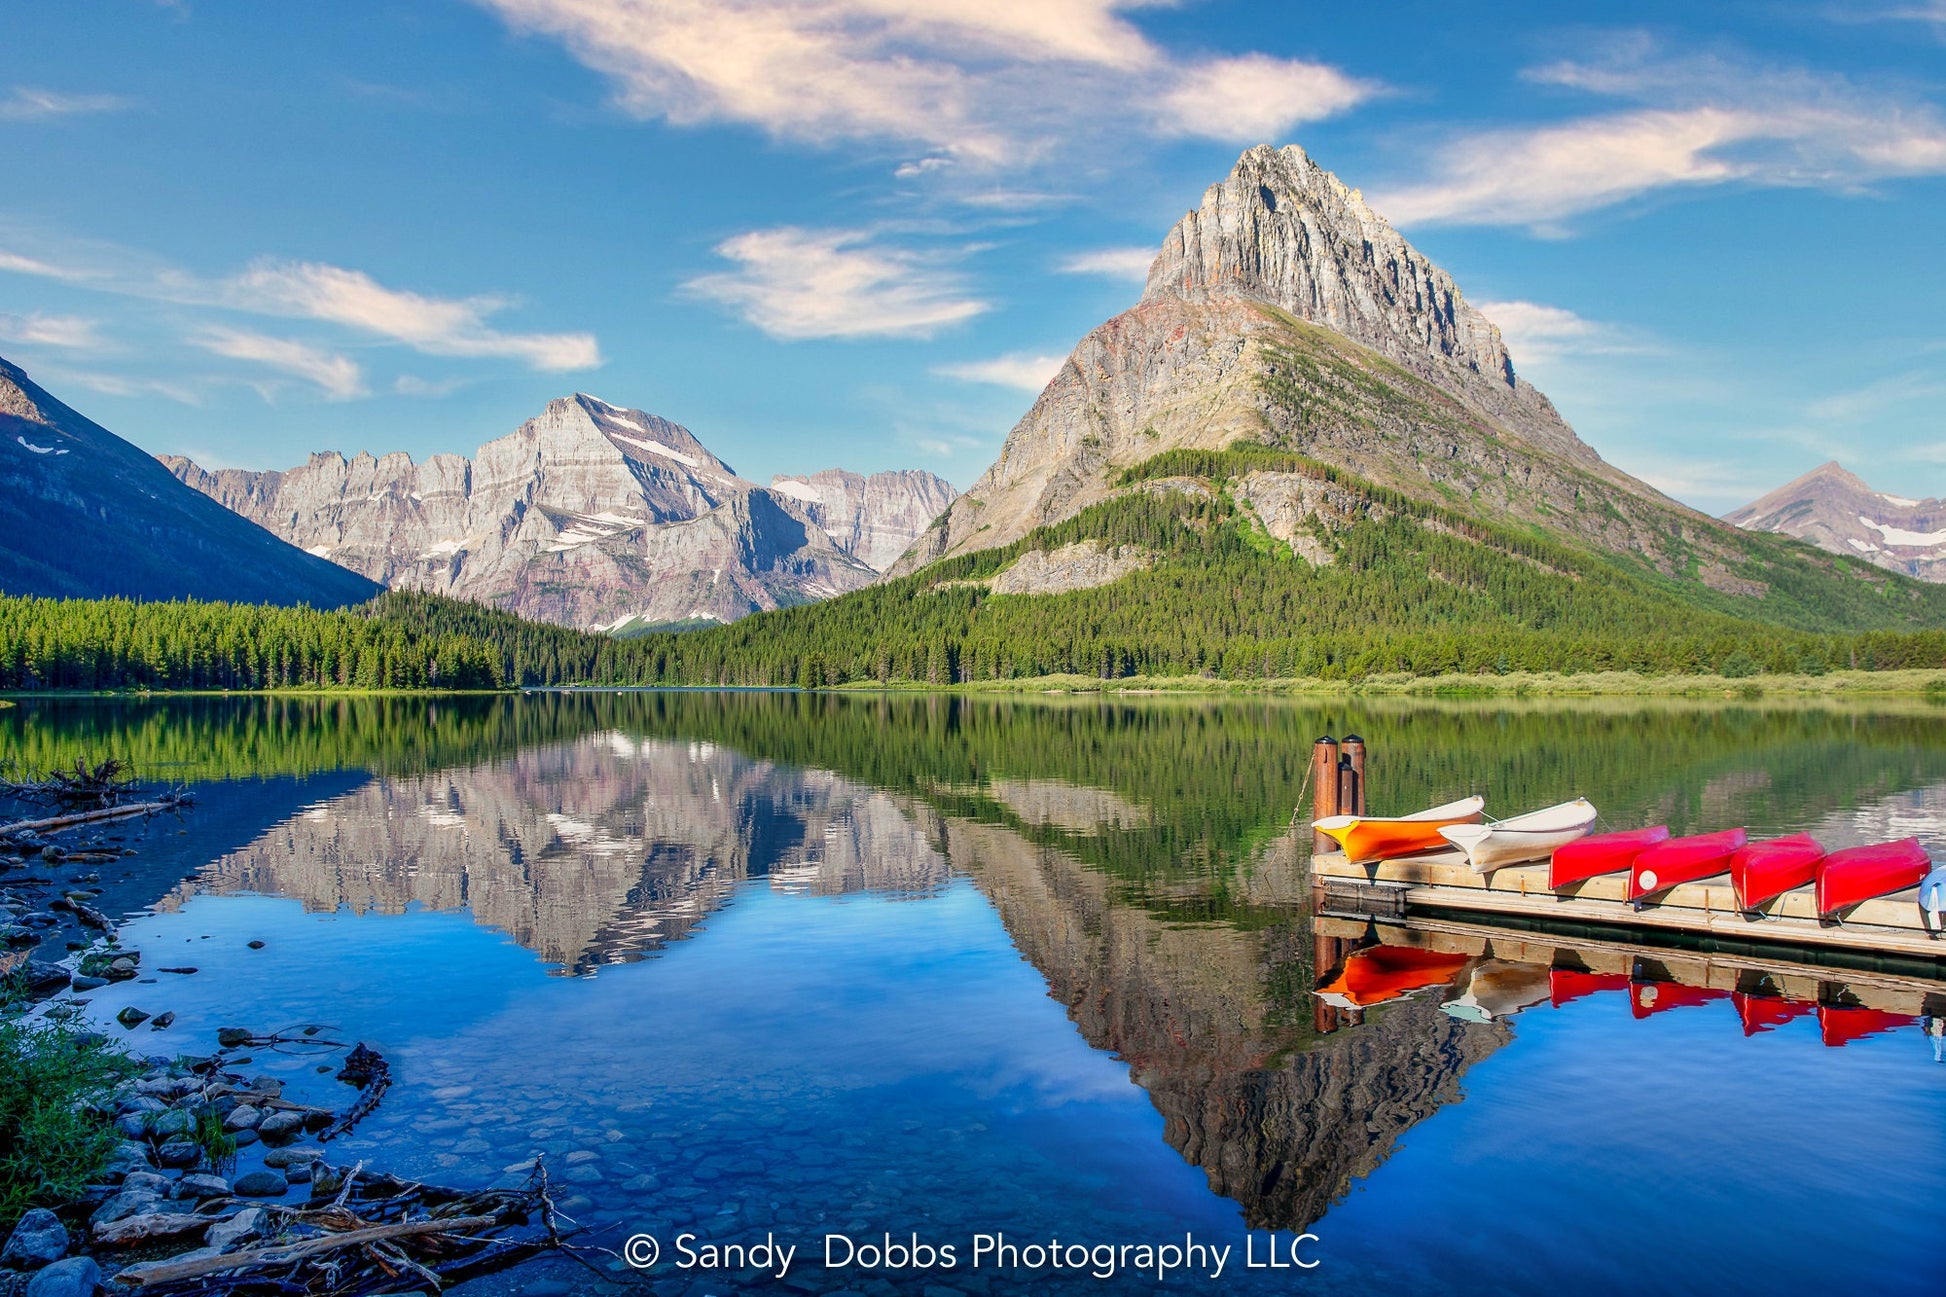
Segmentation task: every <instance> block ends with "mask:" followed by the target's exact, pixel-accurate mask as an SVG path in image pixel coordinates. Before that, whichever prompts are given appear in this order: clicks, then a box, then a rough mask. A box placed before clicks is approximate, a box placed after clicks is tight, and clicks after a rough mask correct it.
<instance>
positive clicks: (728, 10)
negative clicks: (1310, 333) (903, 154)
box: [475, 0, 1372, 163]
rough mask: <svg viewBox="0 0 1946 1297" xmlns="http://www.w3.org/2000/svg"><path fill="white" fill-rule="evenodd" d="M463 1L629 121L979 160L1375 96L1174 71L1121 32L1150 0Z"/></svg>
mask: <svg viewBox="0 0 1946 1297" xmlns="http://www.w3.org/2000/svg"><path fill="white" fill-rule="evenodd" d="M475 2H476V3H478V4H480V5H482V6H483V7H486V8H488V9H491V10H493V11H494V12H496V13H498V14H499V15H500V16H501V17H502V18H503V19H504V20H505V21H506V22H507V24H508V25H509V26H511V27H512V28H514V29H515V30H517V31H522V32H528V33H533V34H537V35H542V36H547V37H551V38H554V39H556V40H559V41H560V42H561V43H562V44H564V45H565V46H566V47H567V49H568V50H569V51H570V52H571V53H572V54H573V55H574V57H575V58H576V59H578V60H579V61H580V62H581V63H583V64H584V65H586V66H587V67H590V68H592V69H594V70H595V71H596V72H599V73H601V74H602V75H603V76H605V77H607V78H608V79H609V81H610V82H611V83H612V85H613V86H614V88H615V94H616V101H617V103H618V105H619V106H620V107H621V108H622V109H623V110H624V111H627V112H629V113H632V114H634V115H636V116H638V117H642V118H661V119H665V120H667V121H670V122H674V123H676V124H678V125H696V124H701V123H705V122H737V123H744V124H748V125H754V126H757V127H759V128H761V129H763V130H765V131H768V132H769V133H771V134H772V135H775V136H778V137H781V138H788V139H794V140H803V141H808V142H811V143H819V144H824V143H832V142H835V141H840V140H884V141H895V142H900V143H905V144H911V145H917V146H919V147H921V148H923V149H926V150H927V151H928V152H929V153H930V154H932V155H935V156H945V157H948V158H952V159H957V160H965V161H975V162H983V163H1016V162H1021V161H1028V160H1032V159H1034V158H1036V157H1039V156H1043V155H1044V154H1045V152H1046V150H1047V149H1048V147H1049V146H1050V145H1051V144H1053V143H1054V142H1056V141H1059V140H1063V139H1069V138H1072V137H1074V136H1075V135H1076V134H1078V133H1087V132H1088V131H1090V130H1101V129H1104V128H1106V127H1108V126H1110V125H1111V124H1121V125H1128V124H1131V123H1133V124H1138V125H1146V126H1148V127H1150V128H1151V129H1156V130H1159V131H1161V132H1162V133H1164V134H1194V135H1210V136H1214V137H1215V138H1220V139H1229V140H1239V141H1242V140H1249V141H1252V142H1254V141H1255V140H1256V139H1258V138H1259V137H1263V136H1268V135H1276V134H1279V133H1281V132H1283V131H1285V130H1287V129H1289V128H1290V127H1291V126H1292V125H1294V124H1296V123H1297V122H1299V121H1306V120H1314V119H1315V118H1317V117H1321V116H1326V115H1329V114H1331V113H1335V112H1340V111H1343V110H1344V109H1345V108H1348V107H1350V106H1352V105H1353V104H1355V103H1357V102H1359V101H1360V100H1361V99H1363V98H1365V97H1366V96H1367V95H1369V94H1370V93H1371V92H1372V87H1370V86H1368V85H1366V84H1365V83H1362V82H1357V81H1354V80H1352V79H1351V78H1349V77H1347V76H1345V74H1343V73H1341V72H1338V71H1337V70H1336V69H1333V68H1329V67H1325V66H1324V65H1322V64H1316V63H1308V62H1302V61H1295V60H1292V61H1285V60H1278V59H1272V58H1270V57H1268V56H1265V55H1261V54H1249V55H1244V56H1242V57H1241V58H1235V59H1218V60H1213V61H1209V62H1201V63H1196V62H1184V61H1179V60H1177V59H1175V58H1173V57H1172V56H1171V55H1170V54H1169V53H1168V52H1167V51H1165V50H1163V49H1162V48H1160V47H1158V46H1157V45H1155V44H1154V43H1153V42H1151V41H1150V40H1149V39H1148V38H1147V37H1146V36H1145V35H1143V34H1142V32H1141V31H1140V30H1139V29H1138V28H1136V27H1135V26H1134V25H1133V24H1131V23H1129V22H1128V21H1127V20H1126V19H1125V18H1124V17H1123V11H1126V10H1129V9H1134V8H1138V7H1141V6H1143V5H1144V4H1148V3H1154V2H1155V0H475ZM1252 91H1254V92H1255V93H1252ZM1158 103H1160V104H1161V105H1162V107H1163V109H1164V112H1163V115H1162V118H1161V119H1160V120H1156V119H1155V117H1154V109H1155V106H1156V105H1157V104H1158Z"/></svg>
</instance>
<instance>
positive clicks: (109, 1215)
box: [88, 1176, 162, 1225]
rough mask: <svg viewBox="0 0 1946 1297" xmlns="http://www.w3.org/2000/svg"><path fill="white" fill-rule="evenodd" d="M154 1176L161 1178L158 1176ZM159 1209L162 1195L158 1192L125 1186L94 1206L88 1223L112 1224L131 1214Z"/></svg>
mask: <svg viewBox="0 0 1946 1297" xmlns="http://www.w3.org/2000/svg"><path fill="white" fill-rule="evenodd" d="M156 1178H157V1179H161V1177H160V1176H157V1177H156ZM161 1209H162V1196H161V1195H160V1194H157V1193H153V1192H151V1191H149V1190H147V1189H146V1188H143V1189H126V1188H125V1189H123V1190H122V1191H121V1192H120V1193H118V1194H116V1195H115V1196H114V1197H113V1198H110V1199H109V1200H108V1201H107V1202H104V1203H103V1204H101V1206H99V1207H97V1208H95V1214H94V1215H92V1216H90V1217H88V1223H89V1224H90V1225H112V1224H114V1223H115V1222H116V1221H118V1220H127V1219H128V1218H129V1217H131V1216H147V1215H149V1214H150V1213H152V1212H157V1211H160V1210H161Z"/></svg>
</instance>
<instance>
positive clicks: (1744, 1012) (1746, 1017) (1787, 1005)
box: [1730, 991, 1811, 1036]
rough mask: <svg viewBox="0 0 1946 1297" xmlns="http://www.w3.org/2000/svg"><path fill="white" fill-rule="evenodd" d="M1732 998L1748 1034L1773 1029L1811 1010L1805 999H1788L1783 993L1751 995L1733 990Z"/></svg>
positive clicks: (1745, 1033) (1744, 1031) (1744, 1032)
mask: <svg viewBox="0 0 1946 1297" xmlns="http://www.w3.org/2000/svg"><path fill="white" fill-rule="evenodd" d="M1730 999H1731V1000H1733V1001H1735V1003H1736V1006H1737V1017H1738V1018H1740V1019H1741V1020H1742V1021H1743V1034H1744V1035H1746V1036H1754V1035H1756V1034H1757V1033H1758V1032H1760V1031H1771V1030H1773V1029H1775V1028H1777V1027H1781V1026H1783V1025H1784V1024H1785V1023H1787V1022H1789V1021H1791V1020H1792V1019H1793V1018H1801V1017H1803V1016H1804V1015H1805V1014H1807V1013H1809V1012H1810V1011H1811V1006H1810V1005H1808V1004H1806V1003H1805V1002H1804V1001H1802V1000H1787V999H1785V998H1784V997H1783V996H1781V995H1751V994H1750V993H1749V992H1747V991H1732V992H1731V993H1730Z"/></svg>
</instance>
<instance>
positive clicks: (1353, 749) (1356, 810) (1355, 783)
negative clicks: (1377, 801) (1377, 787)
mask: <svg viewBox="0 0 1946 1297" xmlns="http://www.w3.org/2000/svg"><path fill="white" fill-rule="evenodd" d="M1338 752H1339V759H1340V761H1341V762H1342V763H1344V764H1346V765H1349V766H1350V767H1351V775H1352V795H1351V797H1350V798H1348V799H1346V798H1340V799H1339V802H1338V814H1340V815H1364V814H1366V813H1367V812H1366V810H1365V740H1364V739H1362V738H1360V737H1358V736H1357V735H1356V734H1347V735H1345V737H1344V738H1342V739H1340V740H1339V741H1338Z"/></svg>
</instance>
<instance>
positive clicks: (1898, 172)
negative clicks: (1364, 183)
mask: <svg viewBox="0 0 1946 1297" xmlns="http://www.w3.org/2000/svg"><path fill="white" fill-rule="evenodd" d="M1526 77H1527V79H1528V80H1530V81H1532V82H1535V83H1536V84H1541V85H1547V86H1554V87H1559V88H1562V89H1566V90H1572V91H1578V92H1582V93H1586V94H1590V95H1596V96H1601V97H1604V98H1610V99H1618V100H1624V101H1628V100H1632V101H1634V106H1632V107H1626V108H1622V109H1620V110H1618V111H1614V112H1608V113H1602V114H1599V115H1596V116H1590V117H1580V118H1574V119H1571V120H1568V121H1565V122H1558V123H1552V124H1549V125H1545V126H1537V127H1522V128H1516V129H1498V130H1490V131H1483V132H1479V133H1475V134H1470V135H1460V136H1458V137H1455V138H1453V139H1451V140H1450V141H1449V142H1448V143H1447V144H1446V145H1445V146H1444V147H1443V148H1441V149H1440V150H1439V152H1438V154H1437V156H1436V157H1435V158H1434V159H1433V160H1432V164H1431V167H1430V171H1431V175H1430V176H1429V177H1428V178H1427V179H1425V180H1422V181H1419V182H1416V183H1410V184H1404V185H1397V186H1393V187H1391V188H1389V189H1381V190H1380V191H1379V192H1377V193H1376V194H1375V195H1373V196H1372V203H1373V206H1374V207H1375V208H1377V209H1378V210H1379V211H1382V212H1384V213H1385V214H1386V215H1387V216H1388V217H1390V218H1391V219H1392V220H1394V221H1395V222H1397V223H1399V224H1401V225H1411V224H1431V223H1438V222H1447V223H1454V224H1479V225H1527V226H1531V227H1535V228H1537V229H1541V230H1543V231H1546V230H1550V229H1553V228H1558V226H1559V224H1560V223H1561V222H1563V221H1565V220H1567V219H1568V218H1570V217H1573V216H1577V215H1580V214H1582V213H1584V212H1590V211H1594V210H1597V209H1600V208H1603V207H1609V206H1612V205H1614V204H1617V203H1622V202H1625V201H1627V200H1630V199H1633V198H1638V197H1640V196H1642V195H1645V194H1649V193H1652V192H1655V191H1657V190H1664V189H1680V188H1699V187H1704V186H1712V185H1723V184H1732V183H1736V184H1745V185H1758V186H1769V187H1817V188H1824V189H1831V190H1838V191H1853V190H1857V189H1860V188H1862V187H1864V186H1867V185H1869V184H1871V183H1873V182H1876V181H1880V180H1885V179H1889V178H1893V177H1898V176H1914V175H1930V174H1942V173H1946V120H1942V118H1941V114H1940V112H1939V110H1938V108H1937V107H1936V106H1935V105H1933V104H1932V103H1929V102H1927V101H1925V100H1922V99H1918V98H1914V97H1910V96H1903V95H1900V94H1898V93H1896V92H1894V91H1890V90H1886V89H1882V88H1878V87H1870V88H1867V87H1862V86H1860V85H1857V84H1855V83H1853V82H1851V81H1848V80H1846V79H1845V78H1842V77H1838V76H1834V75H1830V74H1826V73H1819V72H1812V71H1809V70H1806V69H1803V68H1790V67H1779V66H1775V65H1767V64H1757V63H1752V62H1747V61H1739V60H1735V59H1730V58H1725V57H1720V56H1692V57H1682V58H1670V57H1664V56H1663V55H1662V54H1661V51H1660V50H1659V48H1658V47H1657V46H1655V45H1654V44H1653V43H1651V42H1648V41H1645V40H1641V39H1635V40H1630V41H1625V42H1621V43H1619V44H1618V45H1617V46H1616V47H1615V49H1614V51H1613V52H1612V53H1611V54H1610V56H1609V57H1607V58H1605V59H1602V60H1597V61H1590V62H1573V61H1569V62H1560V63H1554V64H1550V65H1547V66H1545V67H1539V68H1534V69H1531V70H1530V71H1529V72H1528V73H1527V74H1526Z"/></svg>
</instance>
